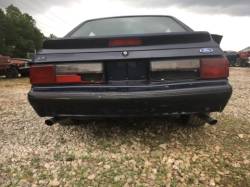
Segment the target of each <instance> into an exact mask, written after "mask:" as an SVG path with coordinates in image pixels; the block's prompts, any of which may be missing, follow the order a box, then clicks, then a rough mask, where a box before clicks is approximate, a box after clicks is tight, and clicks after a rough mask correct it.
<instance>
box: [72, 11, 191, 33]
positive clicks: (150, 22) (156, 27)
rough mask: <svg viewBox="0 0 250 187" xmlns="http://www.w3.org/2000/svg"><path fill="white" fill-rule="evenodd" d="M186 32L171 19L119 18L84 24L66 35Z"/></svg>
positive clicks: (155, 17)
mask: <svg viewBox="0 0 250 187" xmlns="http://www.w3.org/2000/svg"><path fill="white" fill-rule="evenodd" d="M186 31H187V30H186V29H185V27H184V26H182V24H180V23H178V22H177V21H175V20H174V19H173V18H171V17H157V16H154V17H152V16H151V17H147V16H144V17H120V18H106V19H99V20H92V21H88V22H85V23H84V24H82V25H80V26H79V27H77V28H76V29H75V30H73V32H71V33H70V34H68V35H67V37H72V38H75V37H77V38H78V37H100V36H117V35H133V34H156V33H171V32H186Z"/></svg>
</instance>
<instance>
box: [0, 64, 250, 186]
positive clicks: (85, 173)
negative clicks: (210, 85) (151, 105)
mask: <svg viewBox="0 0 250 187" xmlns="http://www.w3.org/2000/svg"><path fill="white" fill-rule="evenodd" d="M230 82H231V83H232V85H233V87H234V93H233V97H232V99H231V100H230V102H229V104H228V106H227V107H226V109H225V111H224V112H223V113H222V114H214V116H215V117H217V118H218V119H219V121H220V122H219V125H218V126H205V127H204V128H199V129H193V128H186V127H183V126H180V124H177V123H176V122H175V121H173V120H172V121H171V120H170V121H165V120H151V121H132V120H131V121H121V120H112V121H101V122H98V121H90V122H86V123H82V124H80V125H79V124H78V125H76V124H69V125H64V126H61V125H58V124H57V125H55V126H53V127H47V126H45V125H44V119H42V118H39V117H38V116H37V115H36V114H35V112H34V111H33V110H32V108H31V107H30V106H29V104H28V102H27V92H28V90H29V88H30V85H29V82H28V80H27V79H16V80H5V79H0V103H1V105H0V154H1V155H0V186H48V185H49V186H72V185H74V186H83V185H85V186H159V185H163V186H198V185H200V186H250V180H249V179H250V171H249V168H250V134H249V132H250V120H249V119H250V97H249V94H250V69H247V68H245V69H243V68H234V69H231V78H230Z"/></svg>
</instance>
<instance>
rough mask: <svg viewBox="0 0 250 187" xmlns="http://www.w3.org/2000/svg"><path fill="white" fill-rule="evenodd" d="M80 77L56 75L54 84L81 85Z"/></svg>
mask: <svg viewBox="0 0 250 187" xmlns="http://www.w3.org/2000/svg"><path fill="white" fill-rule="evenodd" d="M81 82H82V80H81V76H79V75H57V76H56V83H81Z"/></svg>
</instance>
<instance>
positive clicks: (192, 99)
mask: <svg viewBox="0 0 250 187" xmlns="http://www.w3.org/2000/svg"><path fill="white" fill-rule="evenodd" d="M231 94H232V87H231V86H230V85H229V84H228V83H227V82H226V83H225V84H222V85H213V86H203V87H191V88H179V89H167V90H156V91H154V90H151V91H134V92H83V91H54V90H53V91H37V90H35V89H32V90H31V91H30V92H29V94H28V99H29V102H30V104H31V105H32V106H33V108H34V109H35V111H36V112H37V113H38V115H39V116H41V117H45V116H51V117H72V118H82V117H94V118H95V117H128V116H162V115H173V114H191V113H199V112H216V111H218V112H219V111H222V110H223V109H224V107H225V105H226V104H227V102H228V100H229V98H230V97H231Z"/></svg>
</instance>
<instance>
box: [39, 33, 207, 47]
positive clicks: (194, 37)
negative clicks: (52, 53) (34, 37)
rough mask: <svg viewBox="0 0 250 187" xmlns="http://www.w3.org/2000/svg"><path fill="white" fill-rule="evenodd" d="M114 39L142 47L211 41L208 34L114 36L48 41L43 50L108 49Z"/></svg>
mask: <svg viewBox="0 0 250 187" xmlns="http://www.w3.org/2000/svg"><path fill="white" fill-rule="evenodd" d="M113 39H139V40H141V46H150V45H166V44H186V43H200V42H208V41H211V35H210V34H209V33H208V32H181V33H163V34H150V35H149V34H148V35H130V36H112V37H92V38H91V37H86V38H61V39H53V40H47V41H45V42H44V43H43V49H83V48H108V47H110V46H109V43H110V41H111V40H113Z"/></svg>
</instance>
